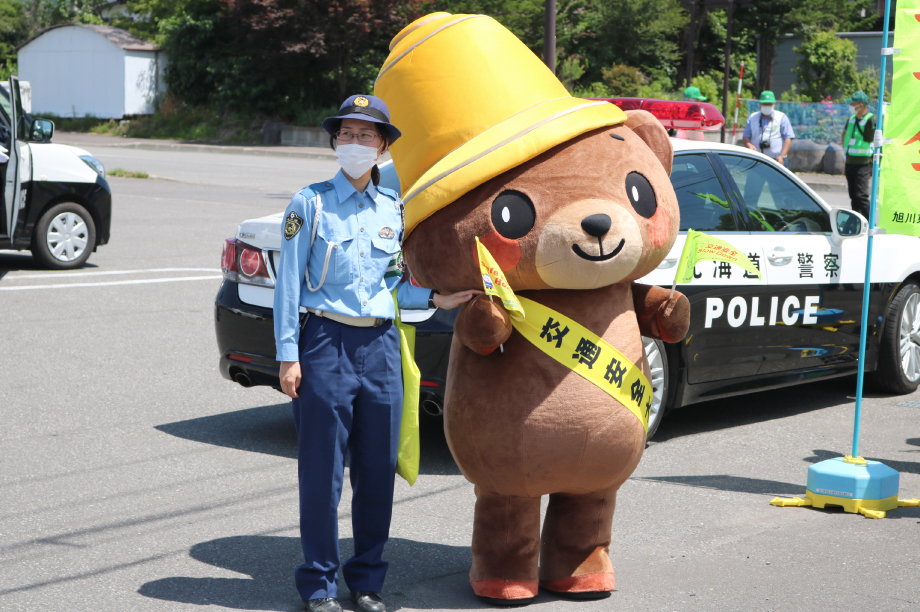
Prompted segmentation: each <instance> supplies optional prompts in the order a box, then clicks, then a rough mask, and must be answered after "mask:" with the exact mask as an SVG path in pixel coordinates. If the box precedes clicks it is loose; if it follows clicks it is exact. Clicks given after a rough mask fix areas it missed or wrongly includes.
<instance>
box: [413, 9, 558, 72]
mask: <svg viewBox="0 0 920 612" xmlns="http://www.w3.org/2000/svg"><path fill="white" fill-rule="evenodd" d="M435 11H444V12H447V13H453V14H455V15H460V14H468V15H469V14H472V15H476V14H482V15H488V16H489V17H492V18H493V19H495V20H496V21H497V22H499V23H500V24H502V25H503V26H505V27H506V28H508V29H509V30H511V32H513V33H514V35H515V36H517V37H518V38H520V39H521V41H522V42H523V43H524V44H525V45H527V47H528V48H529V49H530V50H531V51H533V52H534V53H536V54H537V56H539V57H541V58H542V57H543V0H434V1H433V2H431V3H430V4H428V5H427V6H426V7H425V10H424V12H426V13H428V12H435ZM558 12H559V10H558V7H557V13H558ZM557 19H558V17H557ZM557 29H558V28H557Z"/></svg>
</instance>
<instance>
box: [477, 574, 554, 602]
mask: <svg viewBox="0 0 920 612" xmlns="http://www.w3.org/2000/svg"><path fill="white" fill-rule="evenodd" d="M470 584H471V585H473V592H474V593H476V595H477V596H479V597H480V598H481V599H483V600H484V601H486V602H488V603H490V604H492V605H495V606H526V605H527V604H529V603H531V602H532V601H533V600H534V599H535V598H536V596H537V592H538V591H539V588H538V584H537V583H536V582H526V581H524V580H470Z"/></svg>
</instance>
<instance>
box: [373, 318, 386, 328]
mask: <svg viewBox="0 0 920 612" xmlns="http://www.w3.org/2000/svg"><path fill="white" fill-rule="evenodd" d="M385 320H386V319H381V318H380V317H377V318H376V319H374V327H380V326H381V325H383V322H384V321H385Z"/></svg>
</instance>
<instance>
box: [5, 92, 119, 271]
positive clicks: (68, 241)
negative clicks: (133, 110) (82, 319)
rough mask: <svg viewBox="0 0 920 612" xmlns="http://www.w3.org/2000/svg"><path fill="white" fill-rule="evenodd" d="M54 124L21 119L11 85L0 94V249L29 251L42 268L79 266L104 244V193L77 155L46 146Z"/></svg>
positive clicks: (94, 167)
mask: <svg viewBox="0 0 920 612" xmlns="http://www.w3.org/2000/svg"><path fill="white" fill-rule="evenodd" d="M53 133H54V124H53V123H52V122H51V121H49V120H47V119H33V118H32V117H31V116H29V114H27V113H25V112H23V109H22V101H21V99H20V93H19V80H18V79H17V78H16V77H10V80H9V90H7V89H5V88H2V87H0V249H15V250H25V249H29V250H31V251H32V254H33V255H34V257H35V259H36V260H37V261H38V262H39V263H40V264H41V265H43V266H44V267H47V268H52V269H58V270H65V269H71V268H77V267H80V266H82V265H83V264H84V263H86V260H87V259H89V256H90V254H91V253H92V252H93V251H95V250H96V247H98V246H99V245H102V244H106V243H107V242H108V241H109V227H110V225H111V217H112V191H111V189H110V188H109V184H108V182H106V180H105V168H104V167H103V165H102V162H100V161H99V160H98V159H96V158H95V157H93V156H92V155H90V154H89V153H88V152H87V151H84V150H83V149H78V148H76V147H71V146H67V145H61V144H53V143H52V142H51V136H52V134H53Z"/></svg>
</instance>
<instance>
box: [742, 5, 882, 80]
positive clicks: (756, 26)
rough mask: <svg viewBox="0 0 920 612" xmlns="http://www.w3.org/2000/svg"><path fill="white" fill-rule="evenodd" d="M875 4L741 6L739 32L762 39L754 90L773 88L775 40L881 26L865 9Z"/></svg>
mask: <svg viewBox="0 0 920 612" xmlns="http://www.w3.org/2000/svg"><path fill="white" fill-rule="evenodd" d="M874 6H876V3H875V2H874V1H873V0H854V1H852V2H851V1H850V0H770V1H769V2H754V3H753V4H752V5H751V6H749V7H746V8H742V9H740V10H739V11H738V20H737V21H736V22H735V25H736V26H738V28H739V31H747V32H750V33H752V34H759V35H760V39H761V55H760V59H761V63H762V65H763V68H764V70H762V71H761V81H760V82H759V83H758V84H757V87H755V91H757V92H760V91H763V90H765V89H771V90H772V89H773V83H772V67H773V60H774V57H775V55H776V41H777V40H778V39H779V37H780V36H782V35H783V34H787V33H798V34H806V33H809V32H814V31H821V30H836V31H840V32H862V31H869V30H876V29H881V22H880V20H879V17H878V14H876V13H872V12H870V11H869V10H867V9H870V8H872V7H874ZM747 50H748V51H752V50H753V49H752V48H749V49H747Z"/></svg>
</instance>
